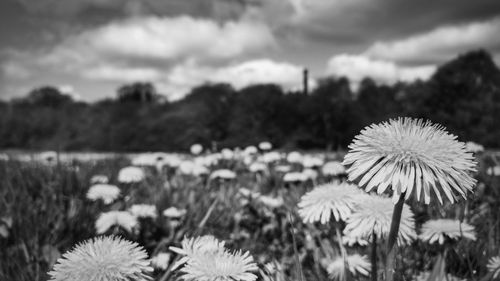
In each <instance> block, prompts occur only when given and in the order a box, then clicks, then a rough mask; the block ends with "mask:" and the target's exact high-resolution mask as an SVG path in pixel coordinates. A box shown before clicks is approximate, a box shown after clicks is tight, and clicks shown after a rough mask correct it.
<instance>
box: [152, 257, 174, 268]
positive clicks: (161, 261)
mask: <svg viewBox="0 0 500 281" xmlns="http://www.w3.org/2000/svg"><path fill="white" fill-rule="evenodd" d="M169 262H170V254H169V253H158V254H157V255H156V256H154V257H153V258H151V265H152V266H153V267H154V268H158V269H161V270H166V269H167V268H168V263H169Z"/></svg>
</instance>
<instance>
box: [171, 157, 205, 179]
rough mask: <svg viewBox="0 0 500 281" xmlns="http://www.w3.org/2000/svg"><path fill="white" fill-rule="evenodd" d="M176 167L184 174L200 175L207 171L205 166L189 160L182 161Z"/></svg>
mask: <svg viewBox="0 0 500 281" xmlns="http://www.w3.org/2000/svg"><path fill="white" fill-rule="evenodd" d="M178 169H179V172H180V173H181V174H184V175H193V176H200V175H206V174H208V173H209V172H208V169H207V168H206V167H205V166H202V165H200V164H197V163H196V162H193V161H189V160H185V161H182V162H181V164H180V165H179V168H178Z"/></svg>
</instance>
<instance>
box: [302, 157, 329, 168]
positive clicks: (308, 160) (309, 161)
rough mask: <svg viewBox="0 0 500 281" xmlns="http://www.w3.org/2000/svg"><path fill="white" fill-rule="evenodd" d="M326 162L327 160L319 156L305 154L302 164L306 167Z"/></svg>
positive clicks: (318, 165)
mask: <svg viewBox="0 0 500 281" xmlns="http://www.w3.org/2000/svg"><path fill="white" fill-rule="evenodd" d="M324 163H325V160H323V158H320V157H317V156H304V157H303V159H302V166H304V167H305V168H315V167H321V166H322V165H323V164H324Z"/></svg>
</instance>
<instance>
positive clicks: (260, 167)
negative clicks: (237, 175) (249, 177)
mask: <svg viewBox="0 0 500 281" xmlns="http://www.w3.org/2000/svg"><path fill="white" fill-rule="evenodd" d="M248 170H249V171H250V172H252V173H258V172H264V171H267V165H266V164H264V163H262V162H254V163H252V164H251V165H250V166H249V167H248Z"/></svg>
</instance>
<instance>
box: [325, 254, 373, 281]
mask: <svg viewBox="0 0 500 281" xmlns="http://www.w3.org/2000/svg"><path fill="white" fill-rule="evenodd" d="M321 263H322V265H323V267H325V269H326V271H327V272H328V275H329V276H330V278H331V279H333V280H344V274H345V263H344V259H343V258H342V257H337V258H336V259H335V260H332V261H330V260H326V259H325V260H322V262H321ZM347 264H348V265H349V271H350V272H351V274H352V275H354V276H357V275H363V276H368V275H369V273H370V262H369V261H368V258H367V257H366V256H361V255H358V254H354V255H350V256H347Z"/></svg>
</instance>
